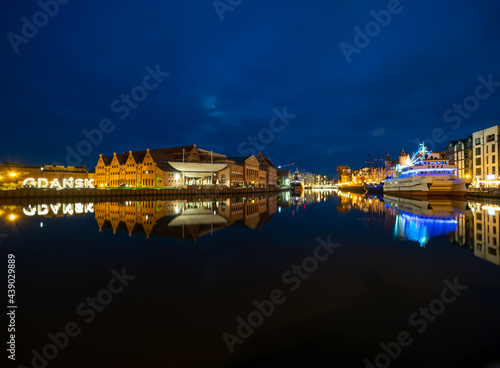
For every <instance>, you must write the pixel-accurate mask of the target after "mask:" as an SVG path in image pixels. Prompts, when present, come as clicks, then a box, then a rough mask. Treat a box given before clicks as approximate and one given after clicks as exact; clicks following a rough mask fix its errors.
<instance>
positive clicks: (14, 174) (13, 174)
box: [9, 172, 17, 177]
mask: <svg viewBox="0 0 500 368" xmlns="http://www.w3.org/2000/svg"><path fill="white" fill-rule="evenodd" d="M9 175H10V176H12V177H14V176H16V175H17V174H16V173H15V172H11V173H10V174H9Z"/></svg>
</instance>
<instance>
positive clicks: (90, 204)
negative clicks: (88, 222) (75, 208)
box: [85, 203, 94, 213]
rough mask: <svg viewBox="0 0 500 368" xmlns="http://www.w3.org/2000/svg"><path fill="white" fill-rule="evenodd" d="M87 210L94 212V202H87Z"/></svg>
mask: <svg viewBox="0 0 500 368" xmlns="http://www.w3.org/2000/svg"><path fill="white" fill-rule="evenodd" d="M87 212H91V213H92V212H94V204H93V203H87V204H86V205H85V213H87Z"/></svg>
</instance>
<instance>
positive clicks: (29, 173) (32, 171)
mask: <svg viewBox="0 0 500 368" xmlns="http://www.w3.org/2000/svg"><path fill="white" fill-rule="evenodd" d="M29 178H32V179H35V181H37V180H38V179H40V178H44V179H46V181H47V182H49V181H50V182H52V181H54V180H56V179H57V180H58V181H59V182H61V183H62V182H63V180H64V179H71V178H72V179H73V180H76V179H82V180H86V179H88V172H87V168H86V167H85V165H84V166H82V167H75V166H58V165H40V166H29V165H19V164H12V163H8V162H4V163H3V164H0V185H3V184H11V185H16V186H23V182H24V181H25V180H26V179H29Z"/></svg>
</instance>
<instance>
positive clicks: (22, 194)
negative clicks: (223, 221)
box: [0, 188, 290, 202]
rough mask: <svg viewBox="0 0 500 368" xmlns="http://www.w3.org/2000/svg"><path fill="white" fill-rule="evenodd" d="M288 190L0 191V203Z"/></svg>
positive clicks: (225, 194)
mask: <svg viewBox="0 0 500 368" xmlns="http://www.w3.org/2000/svg"><path fill="white" fill-rule="evenodd" d="M289 190H290V189H289V188H219V189H215V188H214V189H207V188H188V189H184V188H183V189H97V188H96V189H85V188H81V189H63V190H54V189H15V190H0V201H2V202H3V201H6V200H7V201H8V200H12V199H19V198H28V199H29V198H42V199H65V198H97V199H99V198H102V199H113V198H121V197H140V198H150V197H154V198H156V197H167V198H170V197H176V198H177V197H185V196H197V197H199V196H214V195H215V196H252V195H257V194H264V193H280V192H285V191H289Z"/></svg>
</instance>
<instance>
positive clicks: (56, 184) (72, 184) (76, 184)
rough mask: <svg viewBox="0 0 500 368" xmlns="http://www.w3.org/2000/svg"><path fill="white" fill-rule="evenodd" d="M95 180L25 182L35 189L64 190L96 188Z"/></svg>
mask: <svg viewBox="0 0 500 368" xmlns="http://www.w3.org/2000/svg"><path fill="white" fill-rule="evenodd" d="M93 181H94V179H73V178H67V179H62V183H61V182H60V181H59V179H54V180H52V181H51V182H49V180H48V179H45V178H40V179H38V180H35V179H34V178H28V179H26V180H25V181H24V182H23V185H24V186H30V187H35V188H55V189H64V188H95V187H94V185H93V184H92V183H93Z"/></svg>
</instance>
